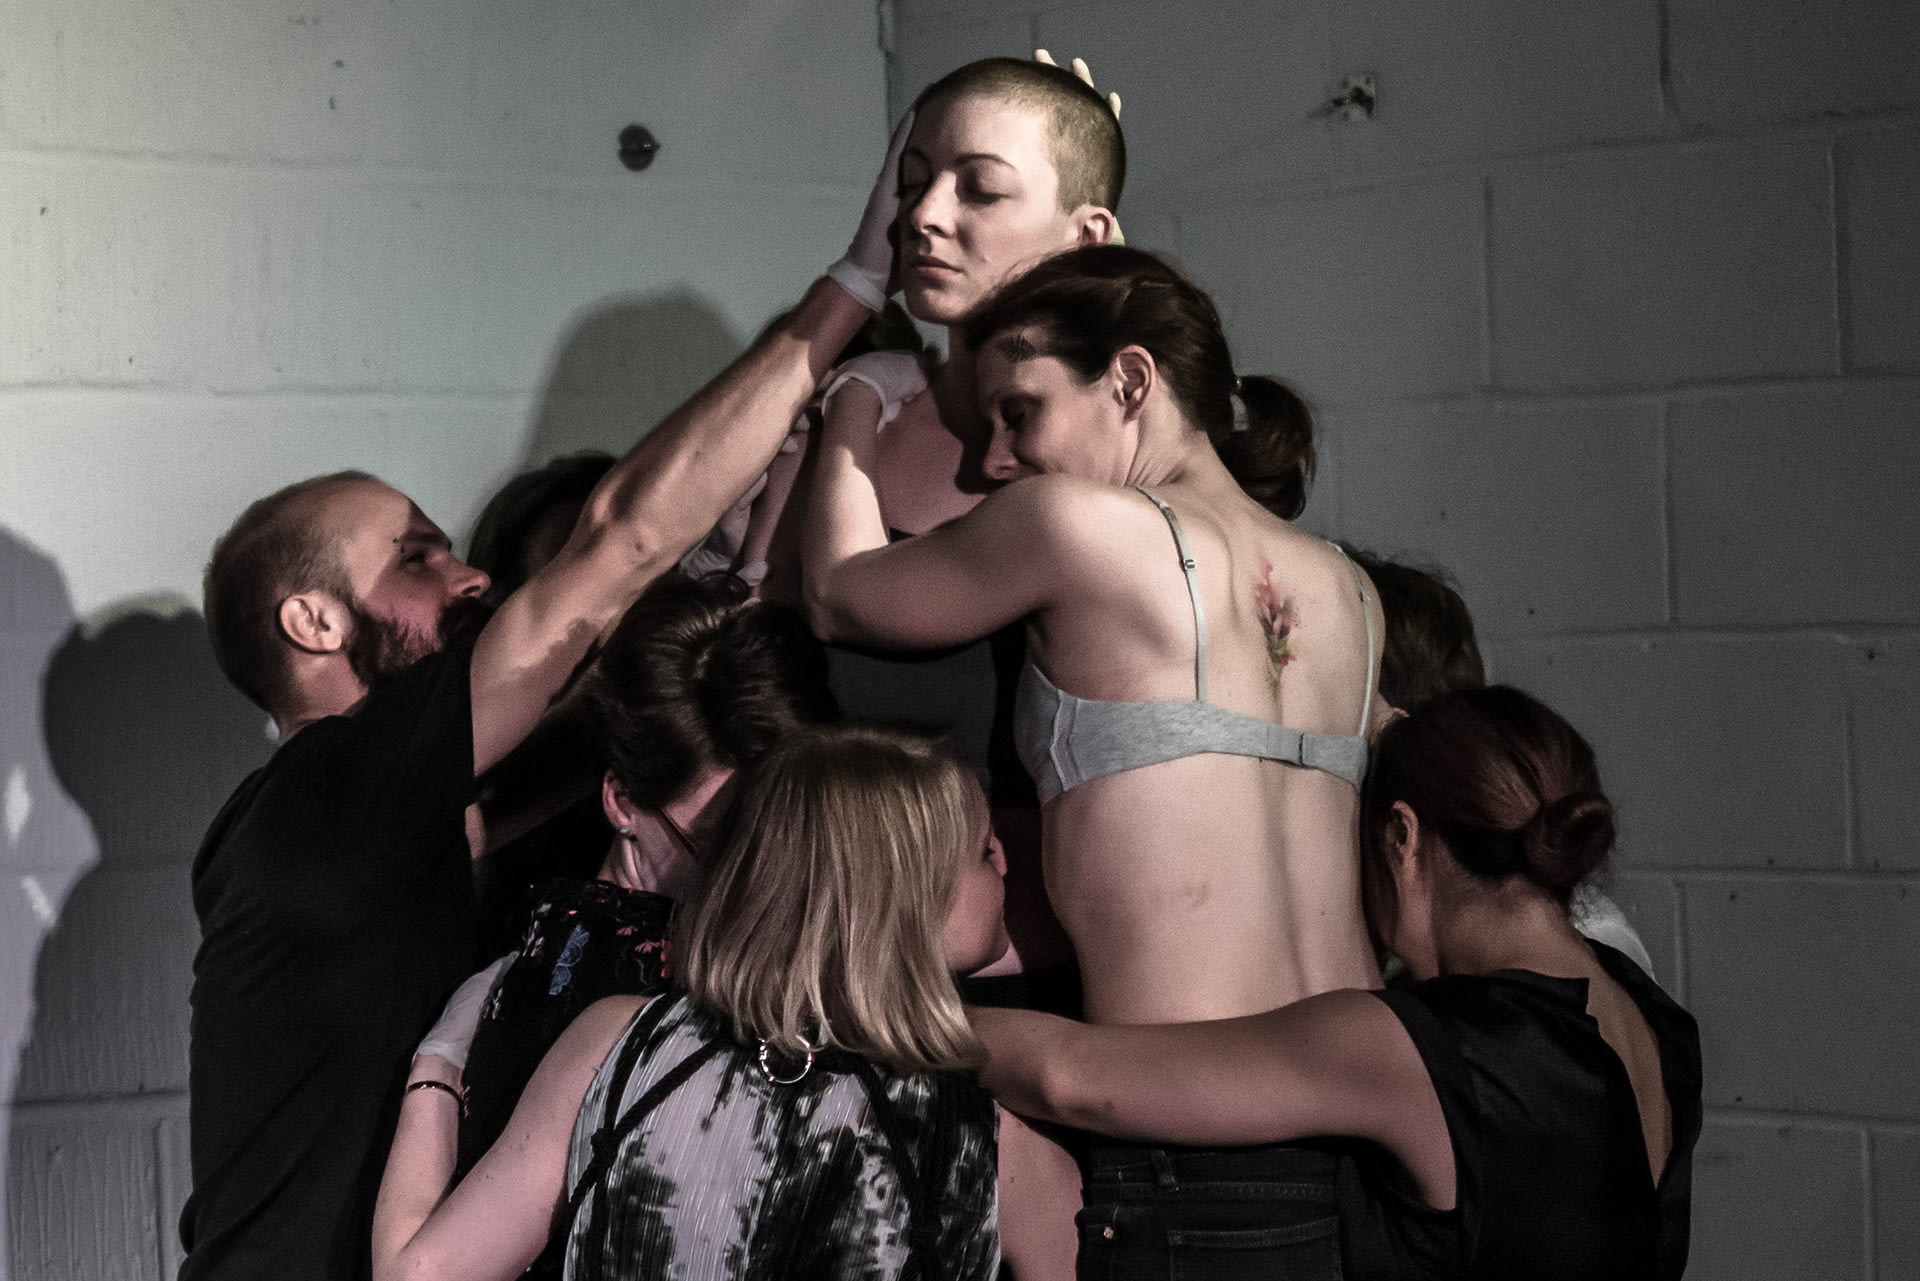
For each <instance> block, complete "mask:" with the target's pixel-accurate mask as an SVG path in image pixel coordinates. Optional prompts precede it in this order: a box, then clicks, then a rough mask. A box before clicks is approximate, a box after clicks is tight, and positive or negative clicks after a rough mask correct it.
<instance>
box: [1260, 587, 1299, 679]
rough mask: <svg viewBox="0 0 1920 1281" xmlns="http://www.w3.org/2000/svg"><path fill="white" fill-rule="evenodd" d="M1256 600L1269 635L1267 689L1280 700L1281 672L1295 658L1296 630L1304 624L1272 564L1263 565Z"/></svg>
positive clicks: (1264, 627)
mask: <svg viewBox="0 0 1920 1281" xmlns="http://www.w3.org/2000/svg"><path fill="white" fill-rule="evenodd" d="M1254 598H1255V600H1256V601H1257V602H1258V604H1259V607H1260V627H1261V630H1263V631H1264V632H1266V634H1267V687H1268V688H1269V689H1270V690H1272V692H1273V695H1274V697H1275V698H1278V697H1279V696H1280V673H1281V670H1282V669H1283V668H1285V667H1286V665H1287V664H1288V663H1291V662H1292V661H1293V660H1294V658H1295V655H1294V653H1293V649H1292V644H1293V629H1294V628H1295V627H1298V626H1299V625H1300V615H1299V612H1298V611H1297V610H1295V609H1294V606H1293V597H1291V596H1289V595H1287V594H1286V593H1285V591H1284V589H1282V588H1281V587H1280V586H1279V585H1278V584H1276V583H1275V582H1274V581H1273V564H1272V562H1270V561H1266V560H1263V561H1261V562H1260V582H1259V584H1258V585H1257V586H1256V587H1255V589H1254Z"/></svg>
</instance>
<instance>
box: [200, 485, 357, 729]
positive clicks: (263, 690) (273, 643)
mask: <svg viewBox="0 0 1920 1281" xmlns="http://www.w3.org/2000/svg"><path fill="white" fill-rule="evenodd" d="M361 481H371V482H373V483H375V484H378V483H380V482H379V479H378V478H377V477H375V476H371V475H369V474H368V473H366V472H363V471H340V472H333V473H331V474H329V475H326V476H315V477H312V478H311V479H309V480H302V481H296V482H295V483H293V484H291V485H288V486H287V487H286V488H284V489H279V490H275V491H274V492H273V493H271V494H268V495H267V496H266V497H265V498H262V499H259V500H258V501H256V502H254V503H253V504H251V505H250V506H248V508H247V509H246V510H245V511H243V512H241V513H240V517H239V519H238V520H236V521H234V522H233V525H232V526H231V527H230V528H229V529H228V530H227V532H226V533H224V534H222V535H221V536H220V537H219V539H218V540H217V541H215V543H214V544H213V554H212V556H211V557H210V558H209V559H208V561H207V572H206V575H205V577H204V578H202V579H201V584H200V590H201V605H202V608H203V609H204V610H205V612H206V619H207V639H208V641H209V642H211V643H212V645H213V657H214V661H215V662H217V663H218V664H219V665H220V670H221V672H223V673H224V674H225V675H226V678H227V679H228V680H229V681H232V682H233V685H234V688H236V689H238V690H239V691H240V692H241V693H242V694H245V695H246V696H247V697H248V698H250V699H252V700H253V701H254V702H255V703H257V704H258V705H259V706H260V707H261V708H262V709H263V710H265V711H267V712H269V713H272V712H274V711H276V710H277V709H278V708H279V707H281V706H282V705H284V703H285V701H286V698H287V696H288V695H289V694H290V693H291V692H292V691H291V690H289V689H288V688H287V665H286V662H285V654H284V653H283V652H282V646H281V644H280V622H279V612H280V602H281V601H283V600H285V599H286V598H287V597H289V596H293V595H297V594H298V593H300V592H312V591H323V592H327V593H329V594H331V595H333V596H336V597H338V598H340V600H342V601H343V602H346V603H349V604H350V603H352V599H351V598H352V594H353V591H352V587H351V586H350V585H349V584H348V582H347V575H346V569H345V567H344V566H343V565H342V564H341V563H340V540H339V537H338V536H337V534H335V533H334V532H333V531H331V530H328V529H325V528H323V527H322V526H321V524H320V522H318V521H316V520H314V519H313V518H312V516H311V514H310V513H309V512H308V511H306V510H304V509H305V507H306V506H307V504H306V503H305V502H304V501H303V500H305V499H307V498H309V497H312V496H315V495H318V494H320V493H322V492H324V491H326V490H330V489H335V488H338V487H339V486H342V485H347V484H353V483H356V482H361Z"/></svg>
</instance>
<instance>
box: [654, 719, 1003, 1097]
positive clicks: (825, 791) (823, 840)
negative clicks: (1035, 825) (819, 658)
mask: <svg viewBox="0 0 1920 1281" xmlns="http://www.w3.org/2000/svg"><path fill="white" fill-rule="evenodd" d="M986 839H987V807H986V798H985V797H984V796H983V795H982V794H981V791H980V785H979V783H978V782H976V781H975V780H974V777H973V774H972V772H971V771H969V770H968V769H967V768H966V767H965V766H963V765H961V764H960V762H959V761H958V760H956V759H955V758H954V757H953V756H952V755H951V754H950V753H949V752H948V751H947V750H946V749H945V748H943V747H941V746H940V745H938V744H937V743H935V742H934V741H932V740H930V739H926V738H920V737H916V736H914V735H910V734H904V733H900V732H897V731H893V730H883V729H870V728H857V727H836V728H826V729H817V730H808V731H805V732H803V733H800V734H796V735H793V736H791V737H789V738H787V739H786V740H785V741H784V742H782V743H780V744H779V745H778V746H776V747H774V748H773V749H772V750H771V751H770V752H768V753H767V755H766V756H764V757H763V758H761V760H759V761H758V762H757V763H755V764H754V765H752V766H750V767H748V768H747V769H745V770H743V771H742V772H741V775H740V777H739V778H738V779H737V780H736V783H735V790H734V794H733V797H732V799H731V801H730V803H729V804H728V806H727V809H726V812H725V817H724V818H723V819H722V822H721V828H720V833H719V837H718V842H717V846H718V848H717V852H716V854H715V855H714V861H713V863H712V865H711V867H710V869H709V872H708V876H707V880H706V885H705V888H704V890H703V891H702V892H701V894H700V896H699V898H698V900H697V902H695V903H694V904H693V905H692V908H691V910H690V911H685V912H683V913H681V916H680V921H679V923H678V924H677V925H676V927H675V931H674V961H675V968H676V969H677V970H678V971H679V977H680V979H681V980H682V981H683V982H684V983H685V984H686V987H687V992H688V994H689V995H690V996H691V997H692V998H693V1000H694V1001H696V1002H697V1003H699V1004H701V1005H703V1006H705V1007H706V1008H708V1009H709V1010H712V1011H714V1012H715V1013H717V1014H719V1015H720V1016H721V1017H722V1018H725V1019H727V1020H729V1021H730V1022H731V1023H732V1027H733V1033H734V1035H735V1036H736V1037H738V1038H739V1039H740V1040H741V1041H742V1042H744V1043H749V1044H750V1043H752V1042H754V1041H765V1042H766V1043H767V1044H768V1045H770V1046H772V1047H773V1048H774V1049H775V1050H778V1051H780V1052H781V1053H783V1054H787V1055H791V1056H795V1057H798V1056H800V1055H803V1054H804V1053H805V1052H806V1051H807V1050H809V1049H813V1050H819V1049H825V1048H828V1047H834V1048H838V1049H842V1050H847V1051H850V1052H852V1053H855V1054H859V1055H862V1056H864V1057H866V1058H869V1059H873V1060H876V1061H878V1062H880V1063H884V1064H885V1065H886V1066H888V1067H889V1068H892V1069H893V1070H894V1071H896V1072H901V1073H914V1072H926V1071H940V1070H945V1069H954V1068H966V1067H971V1066H974V1065H976V1064H977V1063H978V1062H979V1061H980V1059H981V1047H980V1043H979V1041H978V1040H976V1039H975V1037H974V1035H973V1032H972V1030H971V1029H970V1028H969V1027H968V1026H967V1020H966V1017H965V1015H964V1014H963V1013H962V1012H961V1008H960V996H959V992H958V990H957V988H956V987H955V985H954V980H953V975H952V973H951V972H950V971H949V970H948V969H947V960H946V948H945V931H946V922H947V914H948V910H949V908H950V907H951V904H952V901H953V893H954V886H955V884H956V882H957V881H958V878H959V873H960V868H961V863H962V860H963V859H965V858H969V857H973V856H975V855H976V854H978V853H979V848H976V847H984V843H985V841H986Z"/></svg>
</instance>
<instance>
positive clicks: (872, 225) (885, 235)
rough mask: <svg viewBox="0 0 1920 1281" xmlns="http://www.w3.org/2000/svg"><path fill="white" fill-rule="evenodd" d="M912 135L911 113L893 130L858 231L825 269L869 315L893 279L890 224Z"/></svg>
mask: <svg viewBox="0 0 1920 1281" xmlns="http://www.w3.org/2000/svg"><path fill="white" fill-rule="evenodd" d="M912 132H913V113H912V112H911V111H909V112H908V113H907V114H906V115H904V116H902V117H901V118H900V123H899V124H898V125H896V126H894V130H893V138H892V140H891V141H890V142H888V143H887V158H886V160H885V161H884V162H882V164H881V166H880V176H879V178H877V179H875V180H874V184H873V194H872V195H870V196H868V197H867V208H866V212H865V213H863V214H861V215H860V228H859V230H858V231H855V232H854V233H853V243H852V244H850V245H848V246H847V256H846V257H844V258H842V259H841V260H840V261H839V262H836V263H834V264H833V266H831V267H829V268H827V275H829V276H831V277H832V278H833V280H834V282H835V283H836V284H838V285H839V286H840V287H841V288H842V289H844V290H846V291H847V293H848V294H849V295H851V296H852V298H853V300H854V301H855V302H857V303H859V304H860V305H861V306H863V307H866V308H867V309H869V310H871V311H879V310H880V309H881V308H882V307H885V306H886V305H887V294H888V292H889V291H890V286H891V284H892V279H893V255H894V244H893V236H892V232H893V224H894V220H895V219H897V218H898V217H899V216H900V153H901V152H903V151H905V150H906V149H907V135H908V134H910V133H912Z"/></svg>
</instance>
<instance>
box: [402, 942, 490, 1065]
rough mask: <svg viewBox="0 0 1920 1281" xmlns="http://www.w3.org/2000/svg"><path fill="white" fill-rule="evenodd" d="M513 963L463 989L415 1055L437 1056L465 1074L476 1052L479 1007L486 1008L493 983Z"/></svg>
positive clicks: (484, 974) (485, 973)
mask: <svg viewBox="0 0 1920 1281" xmlns="http://www.w3.org/2000/svg"><path fill="white" fill-rule="evenodd" d="M512 959H513V958H512V957H511V956H503V957H501V958H500V959H499V960H497V961H495V962H494V963H493V964H492V965H489V966H488V967H487V968H486V969H484V970H481V971H480V972H479V973H478V974H476V975H474V976H473V977H472V978H470V979H468V980H467V981H466V982H465V983H462V984H461V985H460V987H459V990H457V991H456V992H454V994H453V996H452V997H450V998H449V999H448V1001H447V1008H446V1009H444V1010H442V1011H441V1012H440V1021H439V1022H438V1023H435V1024H434V1025H433V1030H432V1031H430V1032H428V1033H427V1039H426V1040H424V1041H422V1042H420V1048H419V1049H417V1050H415V1051H414V1056H415V1057H416V1058H417V1057H422V1056H425V1055H428V1054H437V1055H439V1056H440V1057H441V1058H443V1059H445V1060H446V1061H447V1062H449V1063H451V1064H452V1065H453V1066H454V1067H455V1068H457V1069H459V1070H460V1071H462V1072H464V1071H466V1068H467V1052H468V1051H469V1050H471V1049H472V1048H473V1034H474V1033H475V1032H476V1031H478V1030H479V1028H480V1007H481V1006H483V1005H485V1004H486V1001H487V994H488V993H489V992H491V991H492V990H493V981H494V980H495V979H496V978H498V977H500V971H501V970H503V969H505V968H506V967H507V962H508V961H511V960H512Z"/></svg>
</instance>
